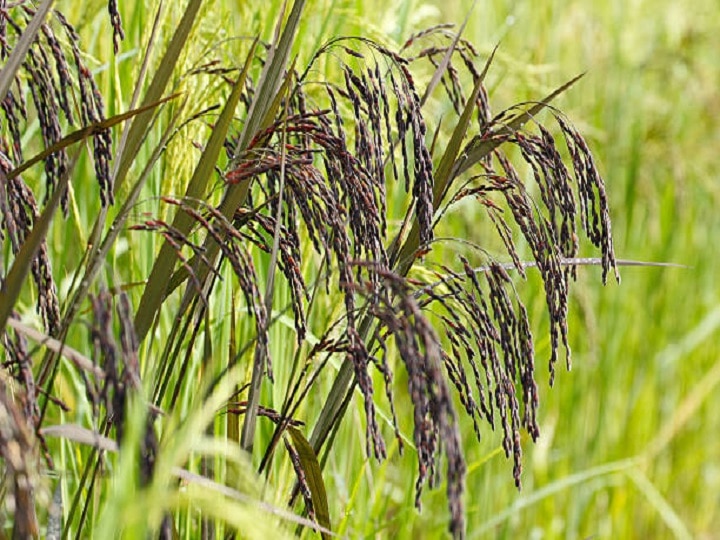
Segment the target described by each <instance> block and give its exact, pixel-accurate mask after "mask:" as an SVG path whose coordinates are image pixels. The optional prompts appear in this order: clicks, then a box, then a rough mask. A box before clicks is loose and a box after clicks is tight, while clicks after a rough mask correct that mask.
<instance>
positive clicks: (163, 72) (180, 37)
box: [114, 0, 202, 194]
mask: <svg viewBox="0 0 720 540" xmlns="http://www.w3.org/2000/svg"><path fill="white" fill-rule="evenodd" d="M201 4H202V0H190V2H189V3H188V6H187V7H186V8H185V13H184V14H183V17H182V19H181V20H180V23H179V24H178V26H177V28H176V29H175V33H174V34H173V37H172V39H171V40H170V44H169V45H168V48H167V50H166V51H165V55H164V56H163V58H162V60H160V63H159V64H158V66H157V70H156V71H155V76H154V77H153V79H152V81H151V82H150V87H149V88H148V90H147V92H146V94H145V98H144V99H143V102H142V105H143V106H145V105H147V104H149V103H157V102H158V101H159V100H160V98H161V97H162V95H163V94H164V93H165V88H166V87H167V84H168V81H169V80H170V76H171V75H172V73H173V71H174V70H175V66H176V65H177V62H178V59H179V58H180V53H181V52H182V49H183V47H184V46H185V42H186V41H187V39H188V36H189V35H190V31H191V30H192V27H193V23H194V22H195V19H196V18H197V13H198V10H199V9H200V5H201ZM158 9H160V8H158ZM150 117H151V112H150V111H147V112H146V113H145V114H142V115H140V116H138V117H137V118H136V119H135V120H134V121H133V123H132V125H131V126H130V129H129V131H128V134H127V139H126V144H125V148H124V152H123V154H122V155H121V156H120V164H119V165H118V169H117V172H116V174H115V178H114V182H115V193H116V194H117V193H118V190H119V189H120V186H121V185H122V183H123V182H124V180H125V176H126V175H127V173H128V171H129V170H130V166H131V165H132V163H133V161H134V160H135V157H136V156H137V154H138V151H139V150H140V145H141V144H142V142H143V140H144V139H145V134H146V133H147V130H148V126H149V125H150Z"/></svg>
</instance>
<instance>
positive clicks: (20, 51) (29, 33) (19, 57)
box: [0, 0, 54, 102]
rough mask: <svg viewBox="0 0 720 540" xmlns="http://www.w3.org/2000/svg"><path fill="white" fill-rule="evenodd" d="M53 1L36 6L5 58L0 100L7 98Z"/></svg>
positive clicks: (46, 1) (1, 74)
mask: <svg viewBox="0 0 720 540" xmlns="http://www.w3.org/2000/svg"><path fill="white" fill-rule="evenodd" d="M53 3H54V2H53V0H45V1H44V2H43V3H42V4H40V5H39V6H38V7H37V8H36V10H35V15H34V16H33V18H32V20H31V21H30V22H29V23H28V25H27V26H26V27H25V30H24V31H23V33H22V35H21V36H20V39H19V40H18V42H17V44H16V45H15V47H14V48H13V50H12V52H11V53H10V56H9V57H8V59H7V60H5V65H4V66H3V68H2V70H0V102H2V101H4V100H5V97H6V96H7V93H8V90H10V85H11V84H12V82H13V81H14V80H15V75H16V74H17V72H18V69H20V66H21V65H22V63H23V61H24V60H25V55H26V54H27V52H28V50H29V49H30V46H31V45H32V44H33V41H35V37H36V36H37V33H38V31H39V30H40V27H41V26H42V25H43V23H44V22H45V17H46V16H47V14H48V11H50V8H51V7H52V5H53ZM3 7H4V6H3ZM3 17H4V15H3Z"/></svg>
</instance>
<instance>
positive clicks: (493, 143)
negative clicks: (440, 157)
mask: <svg viewBox="0 0 720 540" xmlns="http://www.w3.org/2000/svg"><path fill="white" fill-rule="evenodd" d="M584 75H585V74H584V73H581V74H580V75H578V76H577V77H575V78H573V79H571V80H569V81H568V82H566V83H565V84H563V85H562V86H561V87H560V88H558V89H557V90H555V91H554V92H552V93H551V94H550V95H548V96H547V97H546V98H545V99H543V100H541V101H538V102H536V103H535V104H534V105H533V106H532V107H530V108H529V109H528V110H527V111H523V112H521V113H520V114H518V115H517V116H516V117H515V118H513V119H512V120H511V121H510V122H507V123H505V124H503V125H502V126H501V127H500V128H499V129H497V130H496V132H495V133H494V136H493V137H490V138H484V139H480V138H476V139H475V140H473V141H471V143H470V144H469V145H468V149H467V151H466V152H464V155H463V159H461V160H458V162H457V163H456V164H455V168H454V172H453V176H457V175H459V174H462V173H464V172H465V171H467V170H468V169H469V168H470V167H472V166H473V165H475V164H476V163H477V162H479V161H480V160H482V159H483V158H484V157H486V156H488V155H489V154H490V152H492V151H493V150H495V149H496V148H497V147H498V146H500V145H501V144H502V143H503V142H504V141H505V138H506V137H507V136H509V135H512V134H513V133H514V132H516V131H517V130H518V129H520V128H522V127H523V126H524V125H525V123H526V122H527V121H529V120H531V119H532V118H533V117H534V116H535V115H537V114H538V113H539V112H540V111H542V110H543V109H544V108H545V107H547V106H548V104H549V103H550V102H551V101H552V100H554V99H555V98H556V97H558V96H559V95H560V94H562V93H563V92H565V91H566V90H567V89H568V88H570V87H571V86H572V85H573V84H575V83H576V82H577V81H578V80H580V79H581V78H582V77H583V76H584Z"/></svg>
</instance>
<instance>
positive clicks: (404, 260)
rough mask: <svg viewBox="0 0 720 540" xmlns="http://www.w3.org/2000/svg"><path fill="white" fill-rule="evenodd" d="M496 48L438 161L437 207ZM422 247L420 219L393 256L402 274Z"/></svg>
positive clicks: (436, 172) (435, 186) (450, 180)
mask: <svg viewBox="0 0 720 540" xmlns="http://www.w3.org/2000/svg"><path fill="white" fill-rule="evenodd" d="M496 51H497V46H495V48H494V49H493V51H492V53H491V54H490V57H489V58H488V59H487V61H486V62H485V67H484V68H483V71H482V73H481V74H480V76H479V77H478V79H477V81H475V86H474V87H473V91H472V93H471V94H470V97H469V98H468V99H467V101H466V102H465V107H464V109H463V112H462V114H461V115H460V119H459V120H458V123H457V124H456V126H455V129H453V132H452V135H451V137H450V141H449V142H448V144H447V147H446V149H445V152H444V153H443V155H442V158H440V163H439V164H438V166H437V170H436V171H435V175H434V177H435V185H434V186H433V208H435V209H437V208H438V207H439V206H440V204H441V203H442V200H443V197H444V196H445V194H446V193H447V191H448V189H449V188H450V184H451V183H452V180H453V178H454V175H453V167H454V165H455V163H456V162H457V158H458V155H459V154H460V151H461V148H462V142H463V139H465V136H466V135H467V130H468V127H469V126H470V120H471V118H472V113H473V110H475V103H476V100H477V98H478V96H479V95H480V91H481V90H482V87H483V82H484V81H485V75H486V74H487V72H488V69H489V68H490V65H491V64H492V61H493V59H494V58H495V52H496ZM396 245H397V244H396ZM419 247H420V225H419V223H418V221H417V220H415V221H414V222H413V226H412V228H411V229H410V233H409V234H408V238H407V240H406V241H405V243H404V244H403V246H402V249H400V253H399V256H398V257H397V259H394V258H393V259H392V260H393V261H396V262H397V268H398V272H399V274H400V275H405V274H407V272H408V271H409V269H410V267H411V266H412V262H413V260H414V257H413V254H414V253H415V252H416V251H417V249H418V248H419Z"/></svg>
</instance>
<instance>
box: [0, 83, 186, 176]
mask: <svg viewBox="0 0 720 540" xmlns="http://www.w3.org/2000/svg"><path fill="white" fill-rule="evenodd" d="M179 95H180V94H173V95H171V96H168V97H165V98H162V99H160V100H158V101H156V102H154V103H149V104H147V105H143V106H142V107H140V108H139V109H134V110H131V111H127V112H124V113H120V114H116V115H115V116H112V117H110V118H106V119H105V120H101V121H100V122H94V123H92V124H90V125H88V126H85V127H84V128H82V129H78V130H77V131H73V132H72V133H70V134H68V135H65V137H63V138H62V139H60V140H59V141H58V142H56V143H54V144H51V145H50V146H48V147H47V148H46V149H45V150H43V151H42V152H40V153H39V154H37V155H35V156H33V157H31V158H30V159H28V160H27V161H25V162H24V163H23V164H22V165H20V166H19V167H17V168H16V169H13V170H12V171H10V172H9V173H8V175H7V177H8V178H15V177H16V176H18V175H19V174H22V173H23V172H25V171H26V170H28V169H29V168H30V167H32V166H33V165H35V164H36V163H38V162H40V161H42V160H44V159H45V158H46V157H48V156H50V155H52V154H54V153H55V152H58V151H60V150H63V149H64V148H67V147H68V146H71V145H73V144H75V143H76V142H80V141H84V140H85V139H87V138H89V137H92V136H93V135H95V134H96V133H99V132H101V131H103V130H106V129H108V128H111V127H113V126H114V125H116V124H119V123H121V122H124V121H125V120H128V119H130V118H133V117H135V116H137V115H142V114H147V113H148V111H151V110H152V109H154V108H155V107H157V106H158V105H162V104H163V103H166V102H168V101H170V100H173V99H175V98H176V97H178V96H179Z"/></svg>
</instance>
